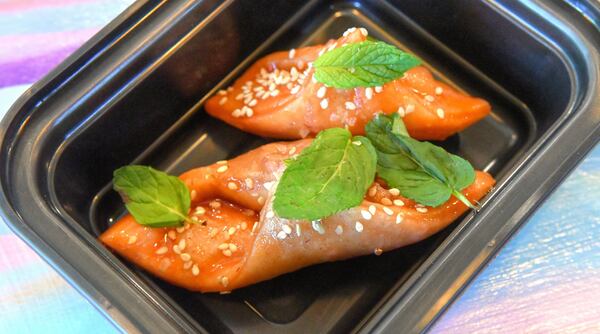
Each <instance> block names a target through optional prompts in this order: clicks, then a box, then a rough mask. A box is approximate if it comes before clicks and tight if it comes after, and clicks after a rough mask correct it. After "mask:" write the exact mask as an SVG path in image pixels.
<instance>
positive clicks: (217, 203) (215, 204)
mask: <svg viewBox="0 0 600 334" xmlns="http://www.w3.org/2000/svg"><path fill="white" fill-rule="evenodd" d="M208 205H209V206H210V207H211V208H213V209H218V208H220V207H221V203H220V202H217V201H212V202H210V203H208Z"/></svg>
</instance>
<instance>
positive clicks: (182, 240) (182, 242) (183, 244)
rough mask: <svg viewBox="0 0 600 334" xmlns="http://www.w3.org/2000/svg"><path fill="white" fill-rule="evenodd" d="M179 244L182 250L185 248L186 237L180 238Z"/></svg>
mask: <svg viewBox="0 0 600 334" xmlns="http://www.w3.org/2000/svg"><path fill="white" fill-rule="evenodd" d="M177 245H178V246H179V249H180V250H184V249H185V246H186V243H185V239H181V240H179V243H178V244H177Z"/></svg>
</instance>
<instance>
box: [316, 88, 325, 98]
mask: <svg viewBox="0 0 600 334" xmlns="http://www.w3.org/2000/svg"><path fill="white" fill-rule="evenodd" d="M325 94H327V87H325V86H321V87H320V88H319V89H318V90H317V97H318V98H320V99H322V98H324V97H325Z"/></svg>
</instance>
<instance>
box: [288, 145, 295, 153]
mask: <svg viewBox="0 0 600 334" xmlns="http://www.w3.org/2000/svg"><path fill="white" fill-rule="evenodd" d="M294 153H296V146H294V147H292V148H291V149H290V151H289V152H288V154H289V155H293V154H294Z"/></svg>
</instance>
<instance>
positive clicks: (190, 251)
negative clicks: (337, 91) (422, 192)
mask: <svg viewBox="0 0 600 334" xmlns="http://www.w3.org/2000/svg"><path fill="white" fill-rule="evenodd" d="M311 141H312V139H303V140H298V141H295V142H285V143H271V144H267V145H264V146H261V147H259V148H257V149H255V150H252V151H250V152H248V153H245V154H242V155H240V156H238V157H236V158H234V159H231V160H229V161H219V162H217V163H215V164H213V165H210V166H206V167H200V168H196V169H193V170H190V171H188V172H186V173H184V174H182V175H181V177H180V178H181V179H182V180H183V182H184V183H185V184H186V185H187V187H188V188H189V190H190V195H191V197H192V207H191V210H190V220H191V221H192V223H191V224H189V223H186V224H185V225H184V226H182V227H178V228H148V227H144V226H142V225H140V224H137V223H136V222H135V220H134V219H133V217H131V216H130V215H127V216H125V217H124V218H122V219H121V220H119V221H118V222H117V223H116V224H115V225H113V226H112V227H111V228H109V229H108V230H107V231H106V232H104V233H103V234H102V235H101V236H100V240H101V242H103V243H104V244H105V245H107V246H108V247H109V248H111V249H113V250H114V251H116V252H117V253H119V254H120V255H122V256H124V257H125V258H127V259H128V260H130V261H132V262H133V263H135V264H137V265H139V266H140V267H142V268H144V269H146V270H148V271H150V272H152V273H153V274H155V275H156V276H158V277H160V278H162V279H164V280H166V281H168V282H171V283H172V284H174V285H178V286H181V287H184V288H187V289H190V290H194V291H202V292H227V291H230V290H232V289H237V288H240V287H244V286H247V285H250V284H254V283H257V282H260V281H263V280H267V279H270V278H273V277H276V276H278V275H281V274H284V273H287V272H291V271H294V270H297V269H299V268H302V267H306V266H309V265H312V264H317V263H322V262H327V261H337V260H342V259H347V258H351V257H354V256H359V255H365V254H372V253H375V254H376V255H378V254H381V253H382V252H384V251H389V250H392V249H395V248H398V247H402V246H405V245H408V244H411V243H414V242H418V241H420V240H423V239H425V238H427V237H429V236H431V235H432V234H434V233H436V232H438V231H439V230H441V229H442V228H444V227H445V226H447V225H448V224H450V223H451V222H452V221H454V220H455V219H456V218H458V217H459V216H460V215H461V214H463V213H464V212H465V211H466V210H467V207H466V206H465V205H464V204H463V203H462V202H460V201H459V200H457V199H456V198H454V197H451V198H450V199H449V200H448V201H447V202H446V203H444V204H443V205H441V206H439V207H436V208H431V207H425V206H422V205H419V204H416V203H415V202H414V201H411V200H409V199H407V198H404V197H402V196H401V195H400V194H399V191H398V190H397V189H387V187H386V185H385V183H384V182H382V181H380V180H376V181H375V182H374V183H373V185H372V186H371V187H370V188H369V189H368V191H367V194H366V196H365V199H364V200H363V202H362V203H361V204H360V205H359V206H357V207H354V208H350V209H348V210H344V211H342V212H339V213H337V214H335V215H332V216H330V217H327V218H324V219H322V220H319V221H305V220H290V219H284V218H280V217H278V216H277V215H276V214H275V212H274V211H273V209H272V200H273V194H274V192H275V189H276V186H277V180H278V178H279V177H280V175H281V174H282V172H283V170H284V168H285V164H284V160H286V159H288V158H290V157H293V156H295V155H297V154H299V153H300V152H301V151H302V150H303V149H304V148H305V147H307V146H308V145H309V144H310V142H311ZM232 184H234V185H235V186H234V185H232ZM493 184H494V179H493V178H492V177H491V176H490V175H489V174H487V173H485V172H476V180H475V182H474V183H473V184H472V185H470V186H469V187H467V188H466V189H465V190H464V191H463V194H464V195H465V196H466V197H467V198H468V199H469V200H471V201H477V200H479V199H481V198H482V197H483V196H484V195H485V194H486V193H487V192H488V191H489V190H490V189H491V187H492V186H493Z"/></svg>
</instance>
